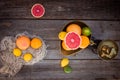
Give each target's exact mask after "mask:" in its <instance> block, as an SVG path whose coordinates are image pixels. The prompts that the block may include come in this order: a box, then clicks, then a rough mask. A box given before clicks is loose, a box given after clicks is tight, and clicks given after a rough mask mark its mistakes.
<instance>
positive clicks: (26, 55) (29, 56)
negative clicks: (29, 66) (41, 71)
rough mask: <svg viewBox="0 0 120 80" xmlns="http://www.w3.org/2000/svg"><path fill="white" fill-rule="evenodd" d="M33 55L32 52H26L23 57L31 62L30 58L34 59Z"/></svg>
mask: <svg viewBox="0 0 120 80" xmlns="http://www.w3.org/2000/svg"><path fill="white" fill-rule="evenodd" d="M32 58H33V56H32V54H31V53H26V54H24V57H23V59H24V60H25V61H26V62H29V61H30V60H32Z"/></svg>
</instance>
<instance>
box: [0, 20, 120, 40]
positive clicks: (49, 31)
mask: <svg viewBox="0 0 120 80" xmlns="http://www.w3.org/2000/svg"><path fill="white" fill-rule="evenodd" d="M71 21H76V20H0V34H2V36H0V39H1V38H2V37H4V36H6V35H16V34H18V33H20V32H24V31H28V32H29V33H31V34H36V35H39V36H41V37H42V38H43V39H45V40H58V33H59V32H60V31H62V29H63V28H64V27H65V25H67V24H68V23H69V22H71ZM77 21H80V20H77ZM82 22H84V23H86V24H87V25H88V26H89V27H90V28H91V29H92V36H93V37H95V38H96V39H102V40H104V39H111V40H120V37H119V36H120V27H119V25H120V22H119V21H94V20H93V21H91V20H82Z"/></svg>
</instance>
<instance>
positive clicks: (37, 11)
mask: <svg viewBox="0 0 120 80" xmlns="http://www.w3.org/2000/svg"><path fill="white" fill-rule="evenodd" d="M44 13H45V9H44V7H43V6H42V5H41V4H34V5H33V6H32V9H31V14H32V15H33V16H34V17H35V18H40V17H42V16H43V15H44Z"/></svg>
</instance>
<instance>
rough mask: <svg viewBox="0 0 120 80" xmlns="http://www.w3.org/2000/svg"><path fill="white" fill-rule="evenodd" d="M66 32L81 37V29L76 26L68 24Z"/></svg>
mask: <svg viewBox="0 0 120 80" xmlns="http://www.w3.org/2000/svg"><path fill="white" fill-rule="evenodd" d="M66 31H67V32H75V33H77V34H79V35H81V27H80V26H79V25H77V24H70V25H69V26H68V27H67V29H66Z"/></svg>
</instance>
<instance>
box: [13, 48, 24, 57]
mask: <svg viewBox="0 0 120 80" xmlns="http://www.w3.org/2000/svg"><path fill="white" fill-rule="evenodd" d="M13 54H14V55H15V56H16V57H19V56H21V54H22V52H21V50H20V49H18V48H14V49H13Z"/></svg>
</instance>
